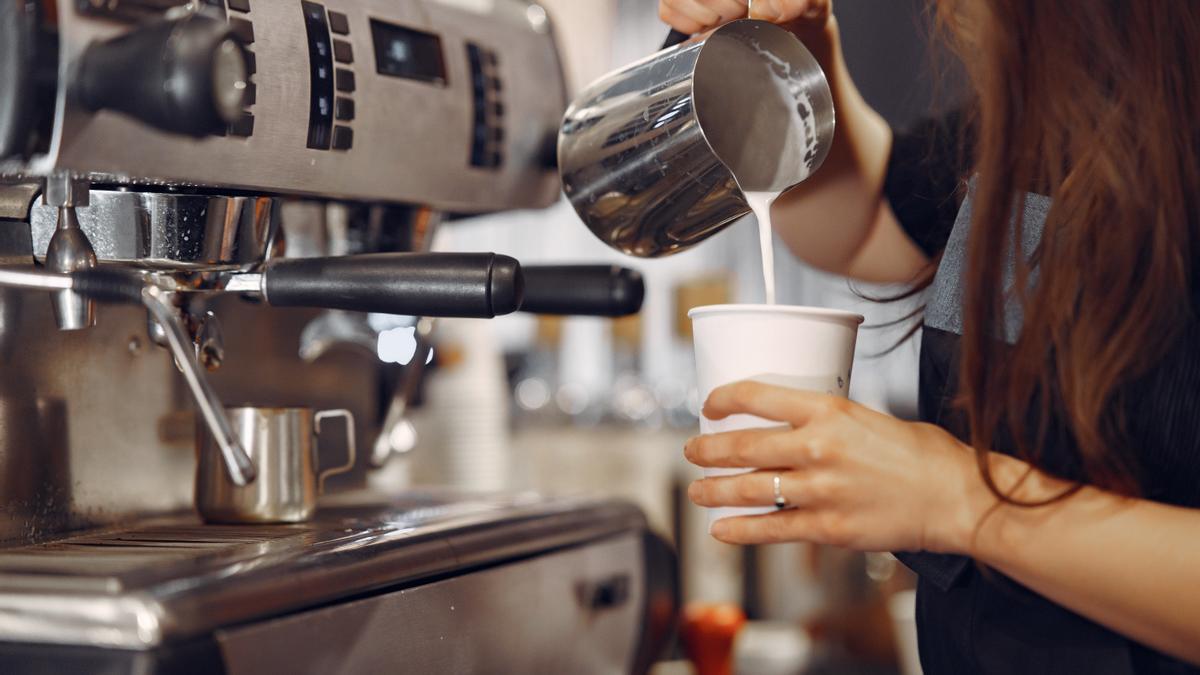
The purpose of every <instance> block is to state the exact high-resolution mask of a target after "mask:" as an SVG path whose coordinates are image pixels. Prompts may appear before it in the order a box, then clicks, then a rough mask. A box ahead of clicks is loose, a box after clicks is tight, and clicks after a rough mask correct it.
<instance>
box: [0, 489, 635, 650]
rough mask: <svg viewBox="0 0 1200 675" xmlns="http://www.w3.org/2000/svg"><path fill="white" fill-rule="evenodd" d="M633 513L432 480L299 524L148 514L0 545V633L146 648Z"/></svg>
mask: <svg viewBox="0 0 1200 675" xmlns="http://www.w3.org/2000/svg"><path fill="white" fill-rule="evenodd" d="M644 527H645V521H644V519H643V516H642V515H641V513H640V511H638V510H637V509H636V508H635V507H633V506H631V505H628V504H625V503H621V502H611V501H594V500H548V499H543V498H538V497H530V496H523V497H512V496H507V497H486V498H481V497H467V496H464V495H461V494H452V493H441V492H425V493H413V494H409V495H407V496H405V497H404V498H403V499H397V500H390V501H381V500H379V498H378V497H372V496H370V495H360V496H357V497H355V498H351V499H345V498H343V499H342V500H341V503H340V504H339V505H326V506H323V508H322V509H321V510H320V511H319V513H318V516H317V518H316V519H315V520H314V521H312V522H309V523H303V524H298V525H266V526H264V525H246V526H229V525H205V524H203V523H201V522H199V520H197V519H196V518H195V517H194V516H190V515H189V516H181V517H178V518H163V519H155V520H149V521H146V522H143V523H138V524H135V525H131V526H128V527H123V528H111V529H103V530H97V531H92V532H85V533H81V534H78V535H75V536H71V537H67V538H63V539H60V540H56V541H51V542H45V543H39V544H34V545H27V546H18V547H11V548H4V549H0V642H9V643H54V644H69V645H83V646H92V647H106V648H121V649H152V648H156V647H159V646H161V645H163V644H166V643H168V642H172V641H179V640H185V639H188V638H191V637H195V636H200V635H204V634H207V633H210V632H211V631H213V630H215V629H217V628H221V627H226V626H231V625H238V624H242V623H245V622H248V621H254V620H260V619H263V618H270V617H277V616H283V615H286V614H288V613H291V612H296V611H299V610H303V609H306V608H310V607H318V606H322V605H327V604H329V603H333V602H338V601H340V600H344V599H347V598H355V597H365V596H367V595H370V594H372V593H378V592H383V591H390V590H395V589H402V588H405V587H410V586H415V585H419V584H422V583H425V582H428V581H430V580H433V579H439V578H446V577H449V576H454V575H457V574H461V573H464V572H466V571H470V570H473V569H480V568H483V567H488V566H493V565H497V564H501V563H504V562H506V561H511V560H514V559H517V558H523V557H528V556H531V555H538V554H540V553H544V552H547V551H552V550H556V549H561V548H566V547H571V546H578V545H582V544H585V543H588V542H590V541H595V540H598V539H603V538H607V537H611V536H615V535H618V534H622V533H627V532H630V531H632V530H640V529H644Z"/></svg>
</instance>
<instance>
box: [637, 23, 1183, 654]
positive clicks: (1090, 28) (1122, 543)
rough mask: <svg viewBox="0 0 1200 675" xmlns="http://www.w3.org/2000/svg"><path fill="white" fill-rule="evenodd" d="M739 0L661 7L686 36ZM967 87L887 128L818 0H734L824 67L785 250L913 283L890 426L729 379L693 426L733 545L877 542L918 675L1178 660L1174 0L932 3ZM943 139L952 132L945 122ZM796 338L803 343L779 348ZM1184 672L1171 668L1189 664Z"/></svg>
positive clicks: (1179, 55)
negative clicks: (908, 580) (781, 504)
mask: <svg viewBox="0 0 1200 675" xmlns="http://www.w3.org/2000/svg"><path fill="white" fill-rule="evenodd" d="M745 9H746V3H744V2H740V1H738V0H661V2H660V13H661V16H662V18H663V19H664V20H665V21H666V22H667V23H669V24H670V25H671V26H673V27H674V28H676V29H678V30H680V31H684V32H688V33H695V32H700V31H703V30H706V29H708V28H711V27H713V26H716V25H718V24H721V23H723V22H726V21H730V20H733V19H736V18H740V17H742V16H744V15H745ZM936 11H937V14H938V17H939V19H940V23H941V25H943V26H944V27H945V28H946V29H947V30H946V32H947V33H948V37H949V39H950V41H951V42H952V43H953V44H954V46H955V47H957V49H958V53H959V54H960V55H961V56H962V58H963V61H964V63H965V65H966V68H967V71H968V73H969V74H970V76H971V83H972V85H973V86H972V90H973V94H974V96H973V97H972V100H971V103H970V105H969V106H968V108H967V109H966V110H965V111H963V112H960V113H956V114H953V115H950V116H947V117H946V118H944V119H938V120H931V121H929V122H927V123H924V124H922V125H919V127H918V128H917V129H915V130H913V131H911V132H908V133H903V134H894V133H893V131H892V130H891V129H889V128H888V126H887V124H885V122H884V121H883V120H882V119H881V118H880V116H879V115H878V114H876V113H875V112H874V111H873V110H872V109H871V108H870V107H869V106H868V105H867V104H866V103H865V102H864V101H863V99H862V97H861V96H860V95H859V93H858V92H857V90H856V89H855V86H854V82H853V81H852V80H851V78H850V74H849V73H848V72H847V69H846V64H845V62H844V60H843V58H842V53H841V49H840V43H839V34H838V26H837V20H836V16H835V14H834V12H833V7H831V4H830V2H829V0H755V2H754V3H753V5H752V12H753V14H754V18H762V19H767V20H771V21H775V22H778V23H781V24H783V25H785V26H787V27H788V28H789V29H791V30H792V31H793V32H795V34H796V35H797V36H799V38H800V39H801V40H803V41H804V42H805V44H806V45H807V46H808V47H809V49H810V50H811V51H812V52H813V53H814V55H816V56H817V58H818V59H819V60H820V61H821V63H822V65H823V67H824V68H825V69H826V71H827V74H828V76H829V79H830V82H831V85H832V87H833V91H834V99H835V104H836V107H837V115H838V119H837V126H838V134H837V138H836V140H835V144H834V147H833V149H832V151H831V154H830V156H829V158H828V159H827V161H826V162H825V165H824V167H823V169H822V170H821V171H820V172H819V173H817V174H816V175H815V176H814V177H813V178H812V179H810V180H809V181H807V182H805V183H804V184H802V185H801V186H800V187H797V188H796V189H794V190H793V191H792V192H790V193H789V194H787V195H786V196H785V197H784V198H782V199H780V200H779V201H778V202H777V203H776V204H775V207H774V211H773V219H774V222H775V227H776V229H777V231H778V233H779V235H780V236H781V237H782V238H783V239H784V241H785V242H786V243H787V244H788V245H789V247H790V248H791V249H792V251H793V252H794V253H795V254H796V255H797V256H798V257H800V258H802V259H804V260H805V261H807V262H808V263H810V264H813V265H815V266H817V267H820V268H823V269H826V270H830V271H833V272H837V273H841V274H844V275H846V276H849V277H854V278H857V279H863V280H867V281H875V282H892V283H904V284H909V285H910V286H911V287H913V288H914V289H920V290H921V291H922V292H923V293H924V294H925V295H924V297H925V299H926V304H925V308H924V325H923V334H922V350H921V379H920V402H921V414H922V417H923V419H924V421H925V423H920V424H917V423H908V422H903V421H900V420H897V419H893V418H891V417H889V416H887V415H883V414H880V413H877V412H875V411H872V410H869V409H866V408H864V407H861V406H859V405H857V404H854V403H850V402H847V401H843V400H839V399H835V398H831V397H828V396H822V395H817V394H813V393H807V392H801V391H795V390H789V389H785V388H780V387H774V386H770V385H765V384H759V383H750V382H743V383H738V384H734V385H730V386H727V387H724V388H721V389H718V390H716V391H715V392H713V394H712V396H711V397H710V398H709V399H708V401H707V402H706V404H705V408H704V413H705V415H706V416H708V417H709V418H714V419H720V418H723V417H726V416H728V415H732V414H738V413H750V414H754V415H758V416H761V417H765V418H769V419H772V420H777V421H780V422H784V423H786V424H787V425H789V426H787V427H785V428H783V429H781V430H780V429H772V430H751V431H742V432H732V433H727V434H721V435H713V436H705V437H698V438H695V439H692V440H691V441H690V442H689V443H688V445H687V447H686V450H685V452H686V455H687V457H688V458H689V459H690V460H691V461H692V462H694V463H696V464H699V465H702V466H706V467H739V468H752V469H757V471H754V472H752V473H747V474H742V475H738V476H731V477H720V478H709V479H705V480H702V481H698V482H697V483H695V484H693V485H692V486H691V489H690V490H689V495H690V496H691V498H692V500H693V501H695V502H696V503H697V504H700V505H703V506H760V505H770V504H772V503H774V501H775V495H774V487H773V486H774V482H775V479H776V477H779V483H780V488H781V492H782V495H783V496H784V497H785V499H786V500H787V503H788V505H789V506H791V507H793V508H788V509H786V510H782V511H780V512H778V513H775V514H770V515H766V516H751V517H744V518H732V519H726V520H723V521H720V522H718V523H717V524H716V525H715V526H714V527H713V535H714V536H715V537H717V538H718V539H721V540H724V541H727V542H732V543H744V544H750V543H768V542H780V541H811V542H819V543H827V544H833V545H839V546H845V547H850V548H854V549H860V550H868V551H879V550H889V551H902V552H907V553H902V554H900V557H901V558H902V560H904V561H905V562H906V563H907V564H908V565H909V566H911V567H912V568H913V569H914V570H915V571H916V572H917V573H918V574H919V578H920V581H919V588H918V608H917V619H918V626H919V641H920V648H921V661H922V664H923V667H924V671H925V673H926V674H927V675H959V674H961V673H1122V674H1124V673H1137V674H1146V673H1190V672H1194V673H1200V668H1197V667H1195V666H1196V664H1200V510H1197V509H1198V507H1200V425H1197V424H1196V421H1195V420H1196V415H1195V412H1194V411H1195V409H1196V406H1197V404H1198V402H1200V318H1198V316H1197V299H1198V297H1200V296H1197V289H1200V284H1198V282H1200V264H1198V263H1197V261H1200V153H1198V150H1200V122H1198V121H1200V56H1198V55H1197V52H1196V50H1195V45H1196V44H1200V3H1195V2H1179V0H1143V1H1142V2H1137V3H1125V2H1102V1H1095V2H1085V3H1080V2H1079V0H1038V1H1037V2H1028V1H1025V2H1020V1H1018V0H943V1H942V2H939V3H938V5H937V10H936ZM968 141H969V142H968ZM798 348H801V347H798ZM1188 664H1191V665H1188Z"/></svg>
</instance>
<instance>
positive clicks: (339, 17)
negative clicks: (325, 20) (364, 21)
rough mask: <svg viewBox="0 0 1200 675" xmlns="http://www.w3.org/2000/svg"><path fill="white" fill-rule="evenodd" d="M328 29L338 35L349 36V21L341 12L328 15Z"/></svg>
mask: <svg viewBox="0 0 1200 675" xmlns="http://www.w3.org/2000/svg"><path fill="white" fill-rule="evenodd" d="M329 28H330V29H332V30H333V32H335V33H337V34H338V35H349V34H350V20H349V19H347V18H346V15H345V14H342V13H341V12H330V13H329Z"/></svg>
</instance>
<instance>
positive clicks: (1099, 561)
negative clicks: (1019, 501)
mask: <svg viewBox="0 0 1200 675" xmlns="http://www.w3.org/2000/svg"><path fill="white" fill-rule="evenodd" d="M993 465H994V466H997V467H1000V466H1002V467H1003V468H998V469H997V473H998V474H1002V475H1003V479H1002V480H1003V481H1004V482H1002V483H1001V486H1002V487H1007V486H1010V485H1013V484H1015V483H1016V482H1017V480H1018V479H1019V477H1020V476H1021V475H1023V474H1025V473H1027V472H1028V470H1029V468H1028V465H1026V464H1024V463H1023V462H1019V461H1017V460H1014V459H1012V458H1009V457H1002V456H998V455H997V456H995V459H994V461H993ZM980 486H982V483H980ZM1066 487H1067V486H1066V484H1064V483H1062V482H1061V481H1058V480H1055V479H1052V478H1049V477H1047V476H1046V475H1044V474H1040V473H1035V474H1033V475H1031V476H1030V478H1029V479H1028V480H1027V481H1026V482H1025V484H1023V485H1022V488H1021V489H1020V490H1018V491H1017V492H1016V495H1017V496H1018V497H1020V498H1023V499H1026V500H1040V499H1042V498H1045V497H1049V496H1053V495H1054V494H1058V493H1059V492H1061V491H1062V490H1063V489H1065V488H1066ZM980 515H981V518H980V519H979V523H980V527H979V528H978V529H977V530H975V531H971V532H964V533H962V535H960V537H959V539H960V541H959V543H958V545H957V546H956V547H955V548H958V549H959V550H960V551H962V552H963V553H966V554H969V555H971V556H972V557H974V558H976V559H977V560H980V561H982V562H984V563H986V564H988V565H991V566H992V567H995V568H996V569H998V570H1000V571H1001V572H1004V573H1005V574H1007V575H1008V576H1010V577H1012V578H1013V579H1016V580H1017V581H1019V582H1021V583H1022V584H1024V585H1026V586H1028V587H1029V588H1031V589H1033V590H1035V591H1037V592H1038V593H1041V594H1042V595H1044V596H1046V597H1047V598H1050V599H1051V600H1053V601H1055V602H1057V603H1059V604H1060V605H1063V606H1065V607H1069V608H1071V609H1072V610H1074V611H1076V612H1078V613H1079V614H1082V615H1084V616H1086V617H1088V618H1090V619H1092V620H1093V621H1095V622H1097V623H1100V624H1103V625H1105V626H1108V627H1109V628H1111V629H1113V630H1115V631H1117V632H1118V633H1121V634H1123V635H1127V636H1129V637H1131V638H1133V639H1134V640H1137V641H1138V642H1141V643H1143V644H1147V645H1150V646H1152V647H1155V648H1157V649H1160V650H1162V651H1164V652H1168V653H1171V654H1174V655H1176V656H1178V657H1180V658H1183V659H1186V660H1188V661H1191V662H1192V663H1198V664H1200V510H1196V509H1185V508H1178V507H1173V506H1167V505H1165V504H1159V503H1156V502H1150V501H1146V500H1141V499H1129V498H1125V497H1120V496H1118V495H1114V494H1112V493H1108V492H1103V491H1101V490H1097V489H1094V488H1084V489H1082V490H1081V491H1080V492H1078V493H1077V494H1075V495H1073V496H1071V497H1069V498H1067V499H1064V500H1063V501H1061V502H1059V503H1056V504H1052V505H1048V506H1043V507H1037V508H1021V507H1016V506H1009V505H1003V506H998V507H996V508H995V510H994V511H992V512H991V513H990V514H987V513H986V512H985V514H980Z"/></svg>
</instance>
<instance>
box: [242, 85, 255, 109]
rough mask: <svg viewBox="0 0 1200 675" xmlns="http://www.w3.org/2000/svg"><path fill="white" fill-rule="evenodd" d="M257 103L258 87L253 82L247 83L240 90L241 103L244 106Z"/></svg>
mask: <svg viewBox="0 0 1200 675" xmlns="http://www.w3.org/2000/svg"><path fill="white" fill-rule="evenodd" d="M257 102H258V86H257V85H255V84H254V83H253V82H247V83H246V88H245V89H244V90H242V103H243V104H244V105H248V106H250V105H254V104H255V103H257Z"/></svg>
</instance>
